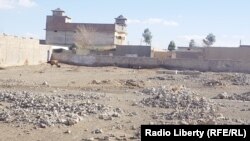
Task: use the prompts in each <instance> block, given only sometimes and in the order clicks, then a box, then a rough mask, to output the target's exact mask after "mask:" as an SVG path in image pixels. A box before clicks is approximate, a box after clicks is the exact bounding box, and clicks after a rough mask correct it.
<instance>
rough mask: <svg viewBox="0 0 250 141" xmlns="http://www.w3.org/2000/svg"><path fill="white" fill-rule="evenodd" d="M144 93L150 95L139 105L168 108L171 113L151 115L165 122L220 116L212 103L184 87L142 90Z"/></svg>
mask: <svg viewBox="0 0 250 141" xmlns="http://www.w3.org/2000/svg"><path fill="white" fill-rule="evenodd" d="M143 92H144V93H145V92H146V94H148V95H152V96H151V97H149V98H145V99H143V100H142V101H140V103H141V104H142V105H144V106H149V107H159V108H168V109H172V110H173V111H172V112H170V113H162V114H159V115H153V116H154V118H163V119H165V120H190V121H192V120H206V121H209V120H210V119H217V118H219V117H220V114H219V113H217V112H216V111H217V107H216V104H215V103H214V102H212V101H211V100H209V99H206V98H204V97H202V98H200V97H198V96H197V94H196V93H195V92H192V91H191V90H190V89H187V88H185V87H180V88H179V89H174V88H166V87H161V88H152V89H151V91H150V90H149V89H147V90H144V91H143Z"/></svg>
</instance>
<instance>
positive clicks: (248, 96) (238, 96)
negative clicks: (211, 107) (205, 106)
mask: <svg viewBox="0 0 250 141" xmlns="http://www.w3.org/2000/svg"><path fill="white" fill-rule="evenodd" d="M213 99H228V100H241V101H250V92H246V93H243V94H233V95H228V94H227V93H222V94H218V95H217V96H215V97H213Z"/></svg>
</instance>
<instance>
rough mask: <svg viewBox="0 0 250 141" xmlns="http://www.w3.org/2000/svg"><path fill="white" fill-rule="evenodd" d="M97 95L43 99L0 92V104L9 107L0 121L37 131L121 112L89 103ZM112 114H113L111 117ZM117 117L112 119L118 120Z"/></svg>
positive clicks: (30, 94) (0, 116)
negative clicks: (5, 104)
mask: <svg viewBox="0 0 250 141" xmlns="http://www.w3.org/2000/svg"><path fill="white" fill-rule="evenodd" d="M91 98H92V99H98V98H100V96H99V97H98V96H97V95H93V96H90V95H88V94H81V95H73V94H66V95H64V96H61V95H53V96H48V95H43V94H40V95H39V94H34V93H30V92H26V91H23V92H15V91H0V102H5V103H8V104H9V106H6V107H5V108H3V109H1V110H0V121H3V122H7V123H23V124H25V123H29V124H34V125H37V126H39V127H41V128H46V127H47V126H53V125H55V124H64V125H68V126H71V125H74V124H77V123H78V122H80V121H81V120H83V118H84V117H85V116H87V115H92V114H105V113H110V112H114V111H121V109H119V110H117V109H112V108H111V107H108V106H105V105H102V104H98V103H93V102H91V101H90V99H91ZM113 114H114V113H113ZM120 114H121V113H119V114H116V115H114V116H113V117H118V116H120Z"/></svg>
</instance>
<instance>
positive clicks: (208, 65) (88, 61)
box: [52, 53, 250, 73]
mask: <svg viewBox="0 0 250 141" xmlns="http://www.w3.org/2000/svg"><path fill="white" fill-rule="evenodd" d="M52 57H53V58H54V59H57V60H59V61H61V62H64V63H69V64H76V65H85V66H109V65H115V66H121V67H139V66H141V67H143V68H155V67H163V68H167V69H179V70H198V71H215V72H245V73H250V62H241V61H230V60H191V59H167V60H164V61H160V60H158V59H156V58H149V57H137V58H132V57H118V56H81V55H74V54H71V53H55V54H53V56H52Z"/></svg>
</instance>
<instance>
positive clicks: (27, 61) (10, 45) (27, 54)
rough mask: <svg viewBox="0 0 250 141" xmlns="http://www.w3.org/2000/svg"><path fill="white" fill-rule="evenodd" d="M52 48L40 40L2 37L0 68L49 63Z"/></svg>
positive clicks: (0, 41)
mask: <svg viewBox="0 0 250 141" xmlns="http://www.w3.org/2000/svg"><path fill="white" fill-rule="evenodd" d="M48 53H51V49H50V46H45V45H40V44H39V40H36V39H29V38H22V37H15V36H5V35H0V67H8V66H21V65H37V64H41V63H45V62H47V59H48V58H49V55H48Z"/></svg>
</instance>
